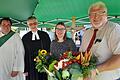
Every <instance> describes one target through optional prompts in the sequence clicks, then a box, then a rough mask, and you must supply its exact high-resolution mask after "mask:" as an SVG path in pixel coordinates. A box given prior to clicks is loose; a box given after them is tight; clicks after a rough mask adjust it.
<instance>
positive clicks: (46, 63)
mask: <svg viewBox="0 0 120 80" xmlns="http://www.w3.org/2000/svg"><path fill="white" fill-rule="evenodd" d="M96 60H97V59H96V58H95V57H94V56H92V53H91V52H85V53H82V52H78V53H73V52H71V51H67V52H64V53H63V55H62V56H60V59H59V61H58V60H55V59H54V57H52V56H49V55H48V53H47V52H46V50H39V51H38V56H37V57H36V58H35V60H34V61H36V69H38V71H39V72H41V71H46V72H47V73H48V74H49V78H48V79H49V80H83V77H87V76H89V75H90V71H91V70H92V69H94V68H96Z"/></svg>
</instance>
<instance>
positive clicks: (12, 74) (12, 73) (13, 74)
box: [11, 71, 19, 77]
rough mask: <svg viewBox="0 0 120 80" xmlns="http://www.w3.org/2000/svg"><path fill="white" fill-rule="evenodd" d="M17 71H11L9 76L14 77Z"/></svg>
mask: <svg viewBox="0 0 120 80" xmlns="http://www.w3.org/2000/svg"><path fill="white" fill-rule="evenodd" d="M18 73H19V71H12V72H11V77H16V76H17V75H18Z"/></svg>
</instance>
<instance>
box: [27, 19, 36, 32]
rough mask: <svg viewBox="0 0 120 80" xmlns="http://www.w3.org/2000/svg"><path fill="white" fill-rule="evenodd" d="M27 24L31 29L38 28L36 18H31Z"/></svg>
mask: <svg viewBox="0 0 120 80" xmlns="http://www.w3.org/2000/svg"><path fill="white" fill-rule="evenodd" d="M27 25H28V27H29V28H30V29H31V30H35V29H37V26H38V21H37V20H36V19H29V20H28V21H27Z"/></svg>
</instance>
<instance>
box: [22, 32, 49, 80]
mask: <svg viewBox="0 0 120 80" xmlns="http://www.w3.org/2000/svg"><path fill="white" fill-rule="evenodd" d="M37 32H38V35H39V37H40V39H39V40H36V39H35V40H32V32H31V31H30V32H28V33H27V34H25V35H24V36H23V38H22V40H23V44H24V48H25V72H28V76H27V77H26V80H47V74H46V73H39V72H38V71H37V69H35V66H36V65H35V62H34V58H35V57H36V56H37V55H38V50H39V49H45V50H47V52H50V43H51V41H50V38H49V35H48V34H47V33H46V32H43V31H39V30H38V31H37Z"/></svg>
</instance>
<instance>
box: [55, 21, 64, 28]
mask: <svg viewBox="0 0 120 80" xmlns="http://www.w3.org/2000/svg"><path fill="white" fill-rule="evenodd" d="M58 25H62V26H64V27H65V24H64V23H63V22H58V23H57V24H56V27H57V26H58ZM65 28H66V27H65Z"/></svg>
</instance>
